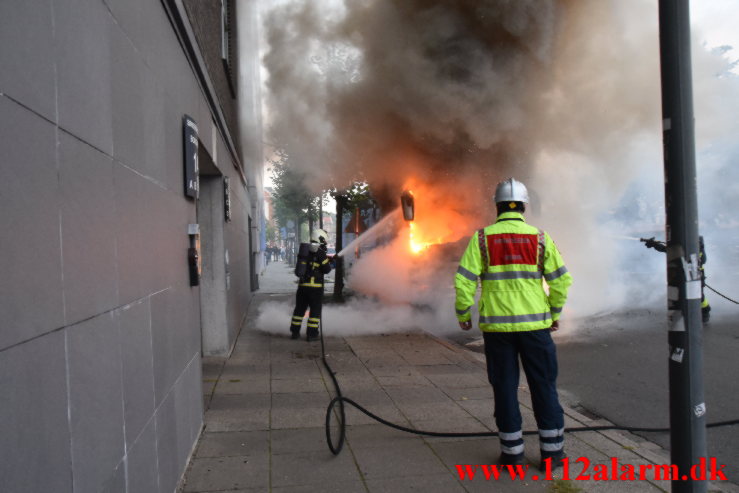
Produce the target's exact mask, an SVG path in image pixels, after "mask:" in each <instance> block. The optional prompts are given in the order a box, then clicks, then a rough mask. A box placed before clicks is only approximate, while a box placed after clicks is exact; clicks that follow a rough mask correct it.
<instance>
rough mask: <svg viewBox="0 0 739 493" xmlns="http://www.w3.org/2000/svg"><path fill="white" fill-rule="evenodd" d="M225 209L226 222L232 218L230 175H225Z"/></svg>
mask: <svg viewBox="0 0 739 493" xmlns="http://www.w3.org/2000/svg"><path fill="white" fill-rule="evenodd" d="M223 199H224V201H223V211H224V212H225V214H226V222H228V221H230V220H231V183H230V181H229V179H228V176H224V177H223Z"/></svg>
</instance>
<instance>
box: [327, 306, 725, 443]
mask: <svg viewBox="0 0 739 493" xmlns="http://www.w3.org/2000/svg"><path fill="white" fill-rule="evenodd" d="M732 301H733V300H732ZM320 337H321V361H323V366H324V367H326V371H328V374H329V375H330V376H331V380H332V381H333V382H334V388H335V389H336V397H334V398H333V399H331V402H330V403H329V405H328V408H327V409H326V441H327V443H328V448H329V449H330V450H331V452H332V453H333V454H334V455H339V453H340V452H341V449H342V448H343V447H344V440H345V438H346V414H345V411H344V403H345V402H346V403H347V404H351V405H352V406H354V407H355V408H357V409H358V410H360V411H361V412H363V413H364V414H366V415H367V416H369V417H370V418H372V419H374V420H375V421H378V422H380V423H382V424H384V425H386V426H389V427H390V428H395V429H396V430H400V431H405V432H407V433H413V434H416V435H425V436H432V437H457V438H463V437H496V436H498V432H497V431H483V432H475V433H454V432H438V431H424V430H416V429H414V428H408V427H406V426H401V425H398V424H395V423H391V422H390V421H387V420H385V419H383V418H381V417H379V416H377V415H376V414H374V413H372V412H371V411H368V410H367V409H365V408H364V407H362V406H361V405H359V404H357V403H356V402H354V401H353V400H351V399H349V398H348V397H344V396H343V395H342V394H341V386H339V382H338V380H337V379H336V372H334V370H333V369H332V368H331V365H329V364H328V361H326V350H325V345H324V342H323V321H321V331H320ZM336 405H338V406H339V415H338V420H339V437H338V441H337V443H336V444H334V441H333V439H332V436H331V415H332V413H333V410H334V407H336ZM737 424H739V419H732V420H729V421H720V422H717V423H708V424H707V425H706V428H717V427H719V426H731V425H737ZM605 430H620V431H628V432H632V433H633V432H653V433H664V432H668V431H670V428H646V427H638V426H617V425H604V426H581V427H577V428H566V429H565V431H566V432H569V433H575V432H578V431H605ZM538 433H539V432H538V430H526V431H524V432H523V434H524V435H536V434H538Z"/></svg>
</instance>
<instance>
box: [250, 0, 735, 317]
mask: <svg viewBox="0 0 739 493" xmlns="http://www.w3.org/2000/svg"><path fill="white" fill-rule="evenodd" d="M657 19H658V14H657V6H656V3H655V2H652V1H647V0H629V1H623V0H608V1H606V0H604V1H599V2H576V1H573V0H484V1H483V0H433V1H432V0H404V1H402V2H400V1H391V0H351V1H345V2H343V3H341V2H338V1H334V2H331V1H325V2H303V1H280V2H276V3H275V4H274V5H273V7H272V8H270V9H268V10H267V11H266V12H265V26H266V29H265V35H266V43H267V52H266V55H265V57H264V65H265V67H266V70H267V72H268V79H267V88H268V108H269V117H268V120H269V122H268V125H269V129H270V130H269V132H270V140H271V141H272V142H274V143H278V145H279V146H281V147H283V148H285V149H287V150H288V152H289V153H291V155H294V156H296V157H298V159H296V161H298V162H300V163H301V166H302V167H303V169H304V170H305V171H306V172H307V173H308V185H309V186H310V187H312V188H313V189H315V190H320V189H325V188H329V187H334V186H335V187H338V188H342V187H343V186H346V185H347V184H348V183H349V182H350V181H351V180H355V179H364V180H366V181H368V182H369V183H370V185H371V186H372V187H373V188H374V189H376V190H379V189H383V190H386V191H389V193H390V195H392V194H394V193H399V192H400V190H401V189H402V187H403V186H404V184H405V183H406V182H407V180H408V179H414V180H417V181H421V182H424V183H426V184H427V185H429V186H432V187H435V188H437V189H438V188H441V189H442V190H443V191H444V193H446V194H448V196H449V197H450V200H451V201H453V202H454V203H455V204H456V209H457V210H458V211H460V212H461V213H462V217H463V221H466V224H465V227H466V228H467V230H468V231H469V234H472V232H473V231H474V230H475V229H477V228H479V227H482V226H484V225H485V224H488V223H489V222H490V221H491V219H492V217H493V210H492V206H491V203H490V197H491V194H492V189H493V187H494V185H495V183H496V182H497V181H498V180H499V179H502V178H504V177H506V176H510V175H512V176H515V177H517V178H519V179H521V180H523V181H525V182H526V183H527V185H528V186H529V188H530V190H531V192H532V196H533V198H534V199H533V200H532V204H531V205H530V211H529V214H528V217H529V220H530V221H531V222H532V223H534V224H536V225H537V226H540V227H542V228H543V229H545V230H546V231H548V232H549V233H550V234H551V235H552V236H553V238H554V239H555V241H556V242H557V244H558V246H559V248H560V250H561V251H562V253H563V255H564V257H565V260H566V262H567V264H568V267H569V268H570V270H571V271H572V272H573V275H574V277H575V284H574V286H573V289H572V291H571V304H570V305H569V307H568V309H569V310H570V311H571V312H573V313H574V314H580V315H587V314H591V313H595V312H598V311H613V310H616V309H618V308H619V307H623V306H634V305H635V304H636V303H637V301H638V302H641V303H654V302H655V301H656V302H659V301H658V300H659V298H660V297H664V259H663V258H662V257H660V256H659V254H657V253H655V252H654V251H646V250H645V249H644V247H643V246H641V245H640V244H639V243H638V242H637V241H634V240H633V239H629V237H635V236H639V235H641V236H644V235H649V236H652V235H655V236H658V237H659V236H662V230H663V225H664V217H663V198H662V197H663V185H662V179H661V175H662V154H661V127H660V122H661V107H660V89H659V84H660V74H659V46H658V27H657ZM699 40H700V33H697V34H696V40H694V42H693V43H694V44H693V48H694V55H693V65H694V71H695V74H694V81H695V82H694V84H695V99H696V116H697V137H698V145H699V150H701V149H702V151H701V152H700V154H699V159H698V165H699V180H701V182H700V183H699V184H700V189H699V193H700V194H702V196H703V197H707V198H708V197H709V196H711V199H709V200H706V201H702V202H701V218H702V228H703V231H705V233H704V234H709V233H710V234H712V235H715V236H716V238H715V240H716V241H712V240H714V239H713V238H708V243H709V257H710V253H711V247H710V245H712V244H714V243H721V242H723V241H724V240H723V239H722V240H721V241H719V238H724V237H723V236H722V234H721V233H722V232H723V233H725V232H727V231H728V232H730V233H731V232H735V231H736V227H737V218H736V214H735V213H734V212H733V211H731V210H727V209H726V204H727V203H731V204H736V203H737V198H738V197H739V192H738V191H737V188H736V187H737V185H733V186H730V187H728V188H729V189H728V190H727V186H726V185H723V188H722V189H723V190H724V192H722V194H721V197H723V198H725V199H726V200H728V202H727V201H723V202H720V201H719V200H718V197H716V196H714V195H713V193H712V191H711V190H712V186H713V185H714V182H713V180H714V179H715V180H716V183H721V178H720V176H721V174H722V173H725V172H726V170H727V167H728V164H727V159H726V157H725V156H726V155H727V154H730V155H737V150H738V149H737V146H736V145H735V144H733V143H732V141H731V140H730V135H731V134H732V132H734V131H735V130H737V129H739V122H737V114H738V113H737V111H736V108H733V107H732V106H731V105H732V104H733V105H736V103H735V101H737V100H738V99H737V97H736V96H737V81H736V79H735V78H734V77H731V76H726V74H727V72H728V70H729V69H730V68H731V66H730V64H729V62H728V61H727V60H726V59H725V58H724V57H722V56H721V53H717V52H715V51H713V52H712V51H709V50H707V49H706V48H705V47H703V46H701V44H700V41H699ZM722 74H724V75H723V76H721V75H722ZM729 101H731V104H729ZM706 150H707V151H706ZM732 173H734V176H735V175H736V172H735V171H733V172H732ZM732 183H737V180H736V179H734V180H733V182H732ZM720 214H723V215H720ZM732 228H733V229H732ZM731 234H733V235H734V236H735V233H731ZM455 240H456V238H455ZM734 243H735V242H734ZM385 250H387V255H388V257H387V259H388V260H387V262H386V263H392V262H395V261H396V260H397V258H398V257H397V256H393V253H392V248H390V247H387V248H386V249H385ZM733 253H734V254H735V253H736V252H733ZM379 255H380V252H376V253H375V254H374V255H373V256H372V257H371V258H374V259H375V261H377V259H378V258H380V257H378V256H379ZM721 256H722V255H719V257H721ZM390 259H393V260H390ZM712 261H713V259H712ZM716 262H717V263H718V260H716ZM360 264H361V263H358V264H357V266H360ZM430 268H431V269H433V267H430ZM709 269H710V268H709ZM361 271H366V272H370V273H373V272H374V273H375V275H376V274H377V272H378V271H377V269H374V268H369V269H362V268H361V267H359V268H358V269H357V271H356V272H355V282H356V284H357V285H371V284H373V283H374V281H375V279H374V278H372V275H371V274H369V275H368V276H369V277H368V278H365V279H360V278H359V277H357V274H358V273H359V272H361ZM452 272H453V271H452ZM446 274H447V273H446V272H444V275H446ZM435 275H437V276H438V275H441V273H440V272H438V271H437V272H435ZM360 277H361V276H360ZM437 282H440V283H441V281H437ZM451 282H452V281H451V278H449V279H447V280H445V281H444V282H443V284H444V286H445V288H447V289H448V287H449V286H450V285H451ZM406 291H409V290H406Z"/></svg>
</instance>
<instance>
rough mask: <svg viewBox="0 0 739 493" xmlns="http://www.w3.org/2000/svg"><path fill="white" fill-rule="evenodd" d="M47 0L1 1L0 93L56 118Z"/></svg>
mask: <svg viewBox="0 0 739 493" xmlns="http://www.w3.org/2000/svg"><path fill="white" fill-rule="evenodd" d="M53 33H54V31H53V29H52V7H51V1H50V0H39V1H35V2H0V46H2V47H3V48H2V49H1V50H0V67H2V70H0V93H4V94H7V95H9V96H10V97H12V98H13V99H15V100H16V101H20V102H21V103H23V104H24V105H26V106H28V107H29V108H31V109H32V110H33V111H36V112H38V113H40V114H41V115H43V116H44V117H45V118H47V119H48V120H50V121H56V91H55V90H54V84H55V83H56V82H55V76H54V57H53V53H54V38H53Z"/></svg>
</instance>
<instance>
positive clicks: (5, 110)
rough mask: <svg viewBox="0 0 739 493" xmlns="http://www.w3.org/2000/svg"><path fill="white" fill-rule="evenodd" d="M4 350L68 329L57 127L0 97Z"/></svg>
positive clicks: (0, 300)
mask: <svg viewBox="0 0 739 493" xmlns="http://www.w3.org/2000/svg"><path fill="white" fill-rule="evenodd" d="M0 115H1V117H0V155H2V165H0V182H1V183H2V184H3V186H2V189H0V211H1V212H0V231H2V232H3V234H2V251H3V254H2V255H0V272H2V273H3V282H1V283H0V320H2V330H0V348H5V347H8V346H9V345H11V344H15V343H18V342H20V341H23V340H26V339H29V338H31V337H34V336H37V335H39V334H43V333H44V332H48V331H50V330H53V329H56V328H59V327H62V326H63V325H64V303H63V297H62V266H61V255H60V253H59V248H60V240H59V238H60V236H59V183H58V173H57V169H56V157H55V156H56V132H55V129H54V126H53V125H52V124H50V123H49V122H47V121H45V120H44V119H42V118H40V117H39V116H37V115H35V114H33V113H31V112H30V111H28V110H26V109H25V108H23V107H22V106H20V105H18V104H16V103H14V102H12V101H10V100H9V99H8V98H6V97H2V96H0Z"/></svg>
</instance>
